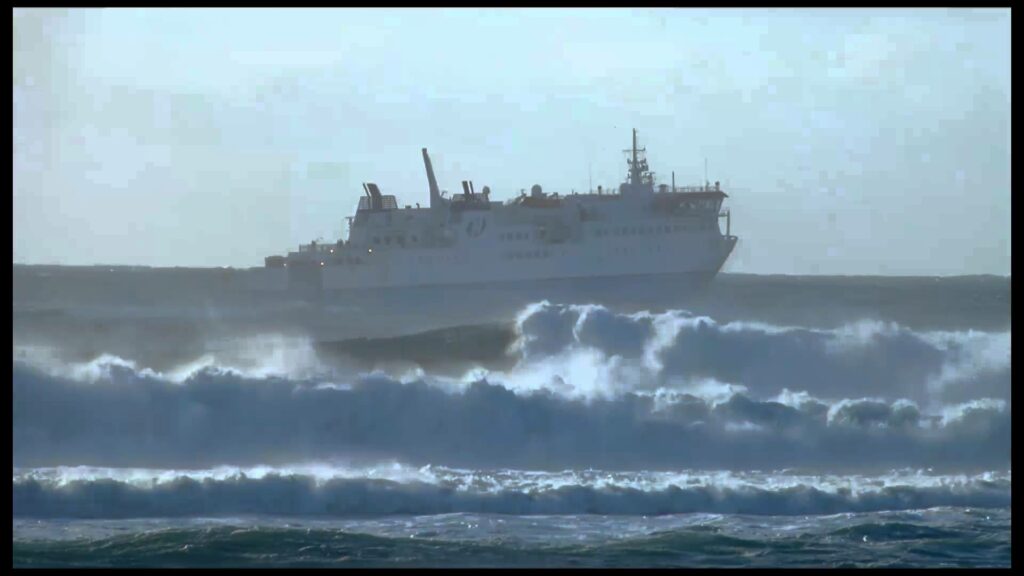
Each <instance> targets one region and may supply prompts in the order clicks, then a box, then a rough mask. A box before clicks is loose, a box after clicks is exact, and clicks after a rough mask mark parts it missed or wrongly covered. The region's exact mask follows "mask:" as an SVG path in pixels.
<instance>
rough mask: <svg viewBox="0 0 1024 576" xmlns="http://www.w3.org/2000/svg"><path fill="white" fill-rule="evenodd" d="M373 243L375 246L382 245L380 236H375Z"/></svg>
mask: <svg viewBox="0 0 1024 576" xmlns="http://www.w3.org/2000/svg"><path fill="white" fill-rule="evenodd" d="M373 243H374V244H380V236H374V237H373Z"/></svg>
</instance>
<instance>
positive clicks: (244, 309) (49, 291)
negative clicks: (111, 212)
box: [12, 267, 1011, 566]
mask: <svg viewBox="0 0 1024 576" xmlns="http://www.w3.org/2000/svg"><path fill="white" fill-rule="evenodd" d="M229 277H230V271H227V272H225V271H213V270H209V271H197V270H113V271H111V270H109V269H102V270H101V269H63V268H55V267H15V284H14V286H15V295H14V316H15V318H14V367H13V376H12V386H13V402H14V407H13V415H14V422H13V448H14V462H13V465H14V471H13V474H14V476H13V478H14V480H13V481H14V484H13V507H14V525H15V559H16V563H17V564H20V565H47V564H76V565H81V564H96V565H107V564H111V563H115V562H122V563H123V564H124V565H153V564H159V565H230V566H238V565H250V564H254V563H255V564H259V565H267V564H271V565H401V564H402V562H400V561H398V560H394V558H407V559H410V560H408V564H409V565H476V566H479V565H492V566H496V565H503V566H507V565H577V564H578V565H604V566H610V565H729V564H730V563H731V562H732V560H730V558H735V557H737V554H739V555H740V556H742V551H744V550H745V551H750V550H758V551H759V552H758V554H757V555H756V556H757V558H759V559H760V560H757V561H754V560H749V561H748V562H747V563H746V564H744V565H759V564H757V562H760V561H763V562H764V565H802V564H808V565H821V564H828V563H830V562H835V563H838V564H849V565H901V563H902V564H903V565H947V564H948V565H1008V564H1009V525H1010V512H1009V505H1010V497H1011V496H1010V483H1011V472H1010V428H1011V404H1010V328H1009V279H1008V278H1002V277H963V278H943V279H932V278H799V277H757V276H729V275H725V276H722V277H720V278H718V279H716V281H715V283H714V284H713V286H712V288H711V289H708V290H707V291H705V292H700V293H696V294H692V295H687V296H686V297H685V298H684V297H682V296H681V295H679V294H673V292H672V290H671V289H670V288H669V287H666V289H665V293H664V295H663V297H661V298H655V299H653V300H649V301H648V302H647V304H650V305H648V306H644V305H643V304H644V303H639V302H634V301H631V300H630V298H629V295H628V294H624V295H623V297H622V299H621V301H617V302H605V303H601V304H597V303H591V302H550V301H543V302H523V303H516V304H515V305H514V306H511V305H509V304H508V303H506V304H505V305H504V306H503V309H502V310H500V311H492V313H491V314H481V313H479V311H473V313H472V314H471V313H470V312H469V311H467V310H462V311H454V312H452V314H445V311H440V310H429V309H424V310H422V311H421V312H420V313H418V314H411V313H409V312H408V311H402V313H401V314H399V313H392V314H391V315H389V313H388V312H387V311H386V310H379V311H378V310H375V309H372V308H370V309H367V308H366V307H351V306H345V305H343V304H341V303H337V302H331V301H315V300H307V301H296V300H283V299H281V300H278V301H271V300H263V301H260V300H257V299H251V300H250V299H243V298H241V297H240V296H239V297H238V298H234V297H232V296H230V291H229V290H227V289H225V288H224V287H223V285H221V283H225V282H229V280H224V278H229ZM218 286H221V287H220V288H218ZM499 308H502V307H499ZM377 312H380V313H379V314H378V313H377ZM403 317H404V318H408V319H409V321H408V322H406V323H404V324H403V323H402V322H401V321H400V320H401V318H403ZM374 322H377V324H374ZM129 535H131V536H129ZM423 541H427V542H430V543H431V544H429V545H427V544H424V543H423ZM69 542H73V544H69ZM872 543H874V544H872ZM247 546H251V547H253V549H259V550H260V553H261V554H264V556H263V557H262V558H263V559H262V560H260V561H256V560H253V559H252V558H250V557H247V556H245V555H244V554H242V555H238V554H237V553H235V552H232V550H239V549H245V547H247ZM111 550H114V551H116V558H119V559H120V560H116V561H115V560H114V559H113V558H114V556H105V554H108V553H109V552H110V551H111ZM373 550H377V552H373ZM381 550H388V551H389V552H388V553H387V554H383V553H381V552H380V551H381ZM439 550H444V551H445V552H444V553H440V552H438V551H439ZM104 551H106V552H104ZM659 551H661V552H659ZM666 551H668V552H666ZM725 551H731V552H730V553H726V552H725ZM665 554H667V555H665ZM833 559H834V560H833Z"/></svg>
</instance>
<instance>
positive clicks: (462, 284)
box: [249, 129, 737, 310]
mask: <svg viewBox="0 0 1024 576" xmlns="http://www.w3.org/2000/svg"><path fill="white" fill-rule="evenodd" d="M624 152H625V153H626V155H627V157H626V164H627V167H628V170H627V173H626V178H625V181H624V182H623V183H622V184H621V185H620V186H619V187H618V190H604V189H603V188H602V187H600V186H599V187H598V189H597V190H596V191H589V192H587V193H582V192H581V193H577V192H575V191H573V192H571V193H569V194H559V193H557V192H556V193H546V192H545V191H544V190H543V189H542V187H541V186H540V185H533V186H532V188H531V189H530V192H529V194H527V193H526V192H525V190H523V191H521V192H520V194H519V195H518V196H514V197H513V198H511V199H509V200H506V201H499V200H495V199H493V198H492V194H491V190H490V188H489V187H488V186H483V188H482V189H480V190H477V189H476V187H475V186H474V183H473V182H472V181H470V180H463V181H462V182H461V183H462V193H460V194H450V195H449V194H447V193H446V192H443V191H442V190H441V189H440V188H439V186H438V182H437V178H436V177H435V174H434V169H433V166H432V163H431V160H430V156H429V154H428V152H427V149H426V148H423V149H422V154H423V164H424V168H425V170H426V179H427V184H428V188H429V193H430V196H429V204H428V205H427V206H426V207H420V206H419V204H417V205H416V206H415V207H413V206H410V205H406V206H405V207H400V206H399V203H398V200H397V198H396V197H395V196H394V195H391V194H384V193H382V191H381V189H380V187H379V186H378V185H377V184H376V183H373V182H367V183H364V184H363V193H364V195H363V196H362V197H360V199H359V205H358V207H357V209H356V212H355V215H354V216H350V217H349V218H348V221H349V225H348V237H347V238H341V239H339V240H337V241H336V242H323V241H321V242H316V241H313V242H310V243H309V244H305V245H301V246H299V249H298V250H296V251H291V252H289V253H287V254H286V255H274V256H268V257H267V258H266V259H265V261H264V266H263V267H262V268H255V269H252V270H253V275H252V277H251V282H250V283H249V288H251V289H254V290H259V291H270V292H292V293H296V294H306V295H311V296H314V297H316V298H322V299H326V300H327V301H342V302H350V303H356V304H357V305H367V306H370V305H372V306H386V305H395V304H396V303H399V304H403V303H404V304H411V305H412V306H413V307H422V306H428V307H432V308H438V309H442V310H443V309H450V308H453V307H454V308H459V309H462V310H466V309H468V308H469V307H471V305H473V304H476V305H478V306H477V307H478V309H489V308H493V305H494V303H495V302H499V301H500V302H505V303H507V304H510V305H512V306H516V305H519V304H521V303H523V302H527V301H537V300H540V299H548V300H552V299H555V300H557V299H565V300H571V301H580V300H586V301H598V302H600V301H605V300H609V299H615V298H622V297H626V298H628V299H630V300H632V301H636V303H638V304H643V301H644V298H645V294H652V292H651V291H652V290H654V291H658V292H659V293H665V292H666V291H667V292H673V291H676V290H683V289H686V288H692V287H694V286H701V285H705V284H707V283H708V282H709V281H710V280H711V279H712V278H714V276H715V275H716V274H717V273H718V271H719V270H720V269H721V267H722V265H723V264H724V263H725V261H726V259H727V258H728V257H729V254H730V253H731V252H732V250H733V247H734V246H735V245H736V242H737V237H736V236H734V235H732V234H731V230H730V227H731V214H730V211H729V210H728V209H723V203H724V201H725V200H726V199H727V198H728V195H727V194H726V193H725V192H724V191H723V190H722V189H721V186H720V183H719V182H715V183H714V184H711V183H710V182H708V181H707V178H706V176H705V181H704V183H703V185H700V186H683V187H676V186H675V176H674V173H673V177H672V184H671V186H669V185H668V184H655V177H654V173H653V172H651V171H650V170H649V167H648V164H647V160H646V149H645V148H639V147H638V146H637V132H636V130H635V129H634V130H633V143H632V147H631V148H630V149H628V150H625V151H624ZM723 220H724V232H723V230H722V221H723Z"/></svg>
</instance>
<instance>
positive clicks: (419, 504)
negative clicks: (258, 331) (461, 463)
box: [14, 464, 1011, 518]
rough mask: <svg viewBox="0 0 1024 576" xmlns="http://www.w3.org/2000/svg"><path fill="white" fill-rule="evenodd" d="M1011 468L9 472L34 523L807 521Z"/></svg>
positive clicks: (1006, 493)
mask: <svg viewBox="0 0 1024 576" xmlns="http://www.w3.org/2000/svg"><path fill="white" fill-rule="evenodd" d="M1010 484H1011V479H1010V473H1009V472H1005V473H984V474H978V475H954V476H943V475H933V474H928V473H923V472H911V471H907V472H894V473H890V474H887V475H882V476H852V477H851V476H814V475H798V474H786V473H782V474H750V473H747V474H733V473H728V472H720V473H686V472H683V473H624V472H603V471H595V470H588V471H582V472H563V473H543V472H523V471H514V470H494V471H469V470H457V469H447V468H436V467H424V468H422V469H409V468H407V467H403V466H400V465H397V464H392V465H389V466H383V467H382V468H381V469H380V470H375V469H374V470H367V469H361V470H349V471H347V472H346V471H344V470H341V471H339V470H338V469H336V468H331V467H320V468H319V469H314V470H309V469H308V467H307V469H305V470H303V469H302V468H301V467H300V468H299V470H294V469H293V470H289V469H273V468H265V467H264V468H257V469H249V470H238V469H235V470H227V469H221V470H219V471H218V470H209V471H199V472H180V471H179V472H176V471H147V470H134V471H116V470H115V471H112V470H97V469H92V470H76V469H55V470H32V471H27V472H22V473H20V474H19V473H17V472H16V473H15V478H14V516H15V517H39V518H55V517H59V518H142V517H182V516H188V517H223V516H238V515H272V516H304V517H368V516H370V517H372V516H388V515H431V514H452V513H473V514H505V515H552V514H557V515H576V514H601V515H636V516H639V515H650V516H658V515H668V514H681V513H696V512H700V513H716V514H752V515H812V514H837V513H862V512H874V511H881V510H917V509H926V508H933V507H950V506H956V507H975V508H1001V507H1008V506H1009V505H1010Z"/></svg>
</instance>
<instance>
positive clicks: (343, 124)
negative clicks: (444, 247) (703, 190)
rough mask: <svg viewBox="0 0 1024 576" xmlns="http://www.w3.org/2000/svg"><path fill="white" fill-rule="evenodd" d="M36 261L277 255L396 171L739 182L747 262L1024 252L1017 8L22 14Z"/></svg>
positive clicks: (767, 268)
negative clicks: (1013, 52) (630, 174)
mask: <svg viewBox="0 0 1024 576" xmlns="http://www.w3.org/2000/svg"><path fill="white" fill-rule="evenodd" d="M13 94H14V202H13V208H14V216H13V226H14V233H13V235H14V261H15V262H17V263H59V264H92V263H111V264H149V265H154V266H174V265H181V266H260V265H262V262H263V257H264V256H266V255H270V254H283V253H285V252H287V250H289V249H292V250H294V249H296V246H297V245H298V244H299V243H300V242H303V243H305V242H308V241H309V240H312V239H314V238H316V237H323V238H324V239H328V240H334V239H336V238H337V237H338V235H339V234H341V232H342V230H343V229H344V221H345V220H344V218H345V216H347V215H349V214H351V213H352V212H353V211H354V206H355V203H356V202H357V199H358V197H359V196H360V195H362V193H363V192H362V187H361V186H360V183H361V182H367V181H372V182H377V183H378V184H379V185H380V187H381V189H382V190H383V191H384V193H386V194H389V193H390V194H397V195H398V199H399V203H400V204H402V205H405V204H414V203H416V202H420V203H422V204H424V205H425V204H426V203H427V201H428V191H427V185H426V178H425V176H424V173H423V165H422V160H421V157H420V152H419V150H420V148H421V147H427V148H428V149H430V151H431V155H432V157H433V159H434V167H435V170H436V172H437V174H438V178H439V180H440V183H441V187H442V188H445V189H447V190H450V191H456V190H458V189H460V185H459V181H460V180H463V179H472V180H474V182H475V184H476V187H477V188H478V189H479V188H480V187H482V186H483V185H485V184H486V185H489V186H490V187H491V189H492V191H493V194H492V197H494V198H496V199H507V198H511V197H512V196H514V195H516V194H517V193H518V191H519V190H520V189H523V188H529V187H530V185H532V184H534V183H539V184H541V185H543V186H544V188H545V190H547V191H559V192H569V191H571V190H573V189H575V190H577V191H582V190H585V189H586V188H587V187H588V170H589V174H592V178H593V183H594V186H595V187H596V186H597V185H598V184H603V185H605V186H617V184H618V183H619V182H620V181H621V180H622V179H623V177H624V175H625V171H626V165H625V162H624V156H623V154H622V152H621V150H622V149H624V148H627V147H628V146H629V141H630V128H633V127H635V128H637V129H638V130H639V134H640V140H641V144H642V145H646V146H647V148H648V151H649V152H648V159H649V161H650V164H651V168H652V170H654V171H655V173H656V174H657V176H658V179H659V180H661V181H663V182H668V181H669V180H670V178H671V171H672V170H675V172H676V181H677V183H679V184H690V183H693V184H696V183H699V182H700V181H702V180H703V172H704V159H705V158H707V161H708V168H709V174H710V180H712V181H714V180H720V181H721V182H722V184H723V186H724V187H725V189H726V191H727V192H728V193H729V194H730V196H731V198H730V200H729V206H730V207H731V209H732V231H733V233H734V234H737V235H738V236H739V237H740V242H739V244H738V245H737V248H736V251H735V252H734V253H733V255H732V256H731V257H730V259H729V261H728V262H727V264H726V266H725V271H732V272H754V273H769V274H770V273H779V274H941V275H945V274H983V273H991V274H1009V273H1010V11H1009V10H976V11H973V10H972V11H967V10H637V11H628V10H554V9H540V10H522V9H516V10H482V11H481V10H469V9H453V10H433V9H431V10H426V9H416V10H413V9H407V10H350V9H337V10H311V9H300V10H272V9H259V10H207V9H194V10H184V9H146V10H125V9H106V10H81V11H70V12H69V11H64V10H21V9H18V10H15V11H14V87H13Z"/></svg>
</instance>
